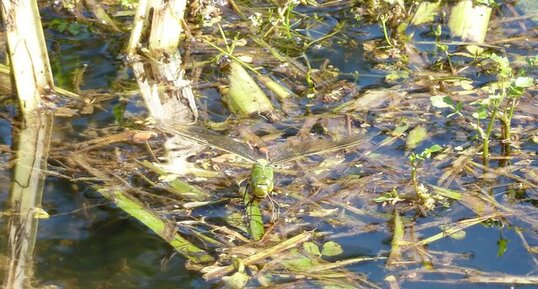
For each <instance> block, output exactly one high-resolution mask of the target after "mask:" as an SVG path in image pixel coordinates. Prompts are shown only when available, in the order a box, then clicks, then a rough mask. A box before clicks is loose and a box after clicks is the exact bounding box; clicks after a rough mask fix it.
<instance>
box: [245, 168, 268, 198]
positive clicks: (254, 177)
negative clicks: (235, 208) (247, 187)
mask: <svg viewBox="0 0 538 289" xmlns="http://www.w3.org/2000/svg"><path fill="white" fill-rule="evenodd" d="M250 181H251V185H252V190H253V193H254V195H255V197H257V198H265V196H267V194H269V193H270V192H272V191H273V168H272V167H271V165H270V164H269V162H268V161H267V160H264V159H259V160H258V161H257V162H256V163H255V164H254V165H253V166H252V172H251V175H250Z"/></svg>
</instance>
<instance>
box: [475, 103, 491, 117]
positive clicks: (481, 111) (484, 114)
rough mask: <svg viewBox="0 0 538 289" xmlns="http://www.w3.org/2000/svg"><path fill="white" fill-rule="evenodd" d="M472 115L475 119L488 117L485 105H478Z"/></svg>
mask: <svg viewBox="0 0 538 289" xmlns="http://www.w3.org/2000/svg"><path fill="white" fill-rule="evenodd" d="M473 117H474V118H476V119H485V118H487V117H488V111H487V109H486V107H484V106H479V107H478V108H477V109H476V112H474V113H473Z"/></svg>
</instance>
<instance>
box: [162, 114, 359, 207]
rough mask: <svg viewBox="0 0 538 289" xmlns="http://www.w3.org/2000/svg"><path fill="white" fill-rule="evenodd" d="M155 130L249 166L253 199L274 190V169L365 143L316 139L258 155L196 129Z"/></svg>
mask: <svg viewBox="0 0 538 289" xmlns="http://www.w3.org/2000/svg"><path fill="white" fill-rule="evenodd" d="M159 128H160V129H161V130H163V131H165V132H167V133H170V134H173V135H180V136H182V137H185V138H187V139H190V140H193V141H195V142H198V143H200V144H202V145H208V146H210V147H213V148H216V149H219V150H222V151H225V152H228V153H231V154H234V155H237V156H239V157H241V158H243V159H244V160H246V161H248V162H250V163H252V164H253V165H252V168H251V173H250V185H251V186H252V194H253V197H254V198H256V199H263V198H265V197H267V196H268V195H269V194H270V193H271V192H272V191H273V189H274V170H273V168H274V166H276V165H278V164H282V163H286V162H290V161H293V160H298V159H302V158H305V157H308V156H312V155H315V154H319V153H328V152H333V151H337V150H341V149H346V148H350V147H354V146H357V145H358V144H360V143H362V142H364V141H365V139H366V137H365V136H364V135H354V136H350V137H346V138H343V139H342V140H339V141H333V140H329V139H316V140H314V141H310V142H294V143H291V142H288V143H283V144H280V145H278V146H276V147H275V148H271V149H270V150H269V151H268V152H266V153H262V152H260V151H259V150H256V149H253V148H252V146H250V145H249V144H247V143H245V142H242V141H239V140H236V139H234V138H231V137H228V136H224V135H222V134H219V133H217V132H214V131H211V130H209V129H206V128H204V127H200V126H197V125H184V124H170V123H168V122H161V123H159Z"/></svg>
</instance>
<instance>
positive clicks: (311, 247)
mask: <svg viewBox="0 0 538 289" xmlns="http://www.w3.org/2000/svg"><path fill="white" fill-rule="evenodd" d="M303 249H304V250H305V251H306V252H307V253H309V254H312V255H316V256H321V253H320V252H319V247H318V245H316V244H315V243H313V242H304V243H303Z"/></svg>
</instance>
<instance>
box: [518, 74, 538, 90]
mask: <svg viewBox="0 0 538 289" xmlns="http://www.w3.org/2000/svg"><path fill="white" fill-rule="evenodd" d="M514 85H515V86H517V87H522V88H527V87H531V86H533V85H534V78H532V77H523V76H520V77H518V78H516V81H515V82H514Z"/></svg>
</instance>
